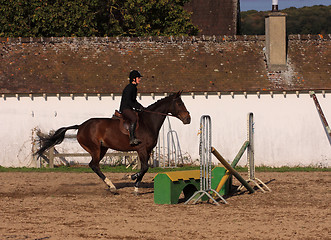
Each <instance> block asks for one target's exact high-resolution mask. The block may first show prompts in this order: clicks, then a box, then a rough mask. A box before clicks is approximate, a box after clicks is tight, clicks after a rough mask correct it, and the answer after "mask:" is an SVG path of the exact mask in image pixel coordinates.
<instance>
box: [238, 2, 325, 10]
mask: <svg viewBox="0 0 331 240" xmlns="http://www.w3.org/2000/svg"><path fill="white" fill-rule="evenodd" d="M271 5H272V0H240V11H248V10H257V11H269V10H271ZM314 5H326V6H328V5H331V0H278V9H279V10H282V9H285V8H289V7H296V8H301V7H304V6H307V7H310V6H314Z"/></svg>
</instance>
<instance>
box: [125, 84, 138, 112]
mask: <svg viewBox="0 0 331 240" xmlns="http://www.w3.org/2000/svg"><path fill="white" fill-rule="evenodd" d="M142 108H143V106H142V105H141V104H140V103H138V101H137V85H136V84H132V83H129V84H128V85H127V86H126V87H125V88H124V90H123V92H122V99H121V105H120V112H123V110H124V109H132V110H133V109H135V110H139V109H142Z"/></svg>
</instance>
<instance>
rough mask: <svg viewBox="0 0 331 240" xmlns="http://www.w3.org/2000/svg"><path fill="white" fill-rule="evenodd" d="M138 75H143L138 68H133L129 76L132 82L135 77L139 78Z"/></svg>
mask: <svg viewBox="0 0 331 240" xmlns="http://www.w3.org/2000/svg"><path fill="white" fill-rule="evenodd" d="M137 77H142V75H141V74H140V72H138V71H137V70H132V71H131V72H130V75H129V78H130V82H132V81H133V79H135V78H137Z"/></svg>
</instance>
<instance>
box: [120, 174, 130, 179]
mask: <svg viewBox="0 0 331 240" xmlns="http://www.w3.org/2000/svg"><path fill="white" fill-rule="evenodd" d="M129 177H130V174H125V175H124V176H123V177H122V179H129Z"/></svg>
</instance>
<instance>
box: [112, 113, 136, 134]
mask: <svg viewBox="0 0 331 240" xmlns="http://www.w3.org/2000/svg"><path fill="white" fill-rule="evenodd" d="M135 114H136V116H137V124H136V129H135V130H136V131H137V129H138V128H139V116H138V113H137V112H135ZM112 119H118V120H119V121H120V122H119V128H120V131H121V132H122V133H123V134H125V135H130V133H129V126H130V120H128V119H126V118H124V117H123V115H122V113H120V112H119V111H118V110H115V113H114V114H113V117H112Z"/></svg>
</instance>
